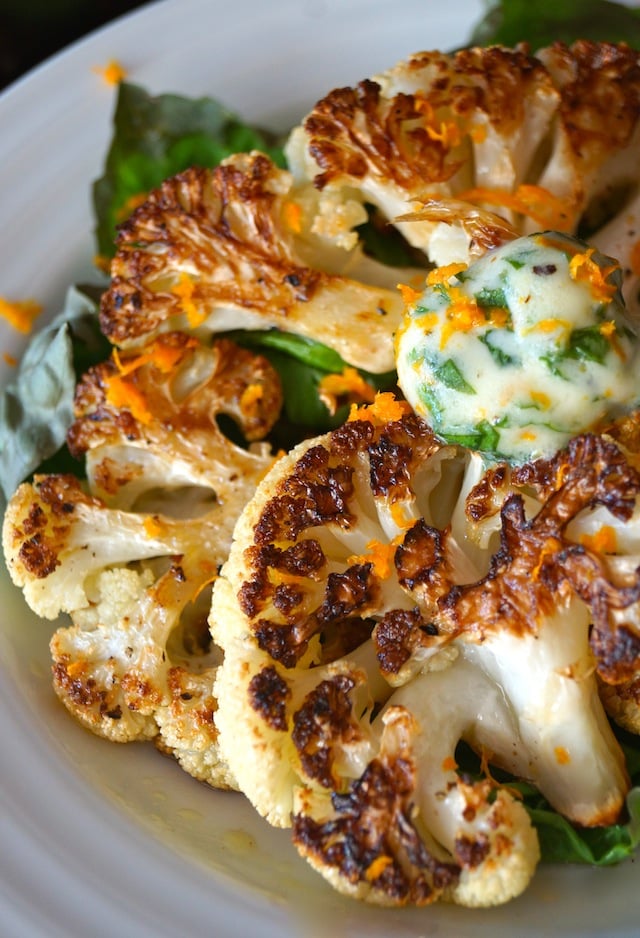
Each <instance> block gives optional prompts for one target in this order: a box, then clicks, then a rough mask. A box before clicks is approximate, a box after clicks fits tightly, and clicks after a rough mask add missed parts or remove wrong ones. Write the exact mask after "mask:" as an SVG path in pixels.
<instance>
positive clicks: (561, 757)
mask: <svg viewBox="0 0 640 938" xmlns="http://www.w3.org/2000/svg"><path fill="white" fill-rule="evenodd" d="M553 754H554V756H555V757H556V762H557V763H558V765H569V763H570V762H571V756H570V755H569V753H568V752H567V750H566V749H565V748H564V746H556V747H555V749H554V750H553Z"/></svg>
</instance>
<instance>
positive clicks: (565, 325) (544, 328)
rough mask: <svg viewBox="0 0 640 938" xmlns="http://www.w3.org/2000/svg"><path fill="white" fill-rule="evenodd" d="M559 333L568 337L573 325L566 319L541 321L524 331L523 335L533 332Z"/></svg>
mask: <svg viewBox="0 0 640 938" xmlns="http://www.w3.org/2000/svg"><path fill="white" fill-rule="evenodd" d="M558 331H562V332H566V333H567V335H568V334H569V333H570V332H571V323H570V322H568V321H567V320H566V319H557V318H555V319H554V318H549V319H539V320H538V322H535V323H534V324H533V325H532V326H529V328H528V329H523V330H522V334H523V335H529V334H530V333H531V332H543V333H551V332H558Z"/></svg>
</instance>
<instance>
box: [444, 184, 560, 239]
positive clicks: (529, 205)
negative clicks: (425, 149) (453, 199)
mask: <svg viewBox="0 0 640 938" xmlns="http://www.w3.org/2000/svg"><path fill="white" fill-rule="evenodd" d="M458 198H459V199H461V200H463V201H465V202H473V203H474V204H478V203H485V204H487V205H495V206H498V207H499V208H506V209H510V210H511V211H513V212H516V213H517V214H518V215H526V216H527V217H528V218H531V219H532V220H533V221H535V222H536V223H537V224H539V225H541V226H544V227H545V228H552V229H553V230H555V231H569V230H570V229H571V227H572V224H573V218H572V212H571V209H570V205H568V204H567V202H566V201H565V200H564V199H561V198H559V196H557V195H554V194H553V193H552V192H549V190H548V189H545V188H544V187H543V186H533V185H527V184H524V183H523V184H522V185H520V186H518V188H517V189H516V190H515V192H508V191H507V190H506V189H489V188H488V187H486V186H478V187H476V188H474V189H466V190H465V191H464V192H461V193H460V194H459V195H458Z"/></svg>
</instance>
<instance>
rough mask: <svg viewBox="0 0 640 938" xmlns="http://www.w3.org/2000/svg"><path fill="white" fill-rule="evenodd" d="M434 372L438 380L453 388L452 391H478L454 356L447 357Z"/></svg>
mask: <svg viewBox="0 0 640 938" xmlns="http://www.w3.org/2000/svg"><path fill="white" fill-rule="evenodd" d="M433 373H434V375H435V377H436V378H437V379H438V381H441V382H442V384H444V386H445V387H446V388H451V390H452V391H459V392H460V394H475V393H476V392H475V389H474V388H473V387H472V386H471V385H470V384H469V382H468V381H467V380H466V378H465V377H464V375H463V374H462V372H461V371H460V368H459V367H458V366H457V365H456V363H455V362H454V360H453V359H452V358H447V359H446V361H444V362H443V363H442V364H441V365H439V366H438V367H437V368H435V369H434V372H433Z"/></svg>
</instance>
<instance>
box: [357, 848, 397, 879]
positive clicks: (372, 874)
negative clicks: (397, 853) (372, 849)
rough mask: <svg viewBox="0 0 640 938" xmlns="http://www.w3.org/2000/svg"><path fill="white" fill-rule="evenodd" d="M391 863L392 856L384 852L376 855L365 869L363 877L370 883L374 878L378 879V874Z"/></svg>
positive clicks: (380, 874)
mask: <svg viewBox="0 0 640 938" xmlns="http://www.w3.org/2000/svg"><path fill="white" fill-rule="evenodd" d="M392 864H393V857H390V856H388V854H386V853H384V854H381V855H380V856H377V857H376V858H375V860H372V861H371V863H370V864H369V866H368V867H367V869H366V870H365V874H364V876H365V879H366V880H367V882H369V883H372V882H373V881H374V880H376V879H378V877H379V876H382V874H383V873H384V871H385V870H386V868H387V867H388V866H391V865H392Z"/></svg>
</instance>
